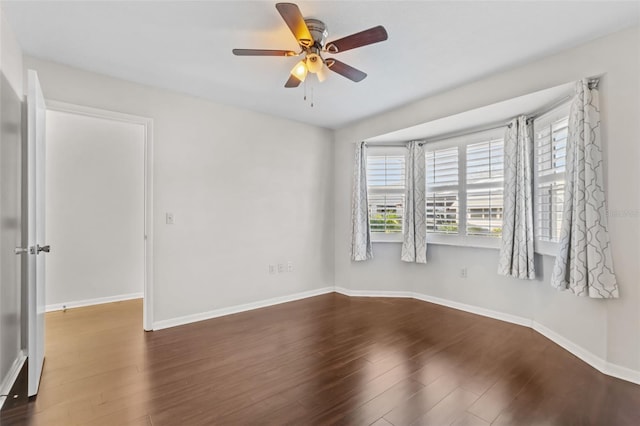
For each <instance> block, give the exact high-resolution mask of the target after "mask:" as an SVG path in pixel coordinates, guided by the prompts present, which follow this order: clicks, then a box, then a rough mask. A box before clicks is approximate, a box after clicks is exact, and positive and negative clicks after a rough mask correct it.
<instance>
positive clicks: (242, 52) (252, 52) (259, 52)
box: [233, 49, 297, 56]
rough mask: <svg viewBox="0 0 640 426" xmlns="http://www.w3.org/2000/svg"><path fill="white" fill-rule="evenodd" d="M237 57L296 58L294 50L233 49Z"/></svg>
mask: <svg viewBox="0 0 640 426" xmlns="http://www.w3.org/2000/svg"><path fill="white" fill-rule="evenodd" d="M233 54H234V55H236V56H296V55H297V53H296V52H294V51H293V50H268V49H233Z"/></svg>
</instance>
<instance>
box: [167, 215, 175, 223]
mask: <svg viewBox="0 0 640 426" xmlns="http://www.w3.org/2000/svg"><path fill="white" fill-rule="evenodd" d="M166 222H167V225H173V224H174V223H176V222H175V218H174V217H173V213H167V214H166Z"/></svg>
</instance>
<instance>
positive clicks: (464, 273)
mask: <svg viewBox="0 0 640 426" xmlns="http://www.w3.org/2000/svg"><path fill="white" fill-rule="evenodd" d="M460 278H467V268H466V266H465V267H464V268H462V269H460Z"/></svg>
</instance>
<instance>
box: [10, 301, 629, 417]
mask: <svg viewBox="0 0 640 426" xmlns="http://www.w3.org/2000/svg"><path fill="white" fill-rule="evenodd" d="M141 318H142V304H141V301H139V300H136V301H129V302H120V303H113V304H108V305H100V306H95V307H90V308H80V309H72V310H69V311H67V312H66V313H63V312H54V313H50V314H47V347H46V362H45V366H44V373H43V377H42V382H41V387H40V393H39V396H38V397H37V398H36V399H35V401H31V402H29V403H28V404H26V405H22V406H19V407H16V408H13V409H11V410H8V411H5V413H4V414H3V418H2V426H5V425H7V426H8V425H65V426H66V425H136V426H138V425H152V426H163V425H213V424H221V425H252V424H273V425H283V424H292V425H313V424H340V425H370V424H374V425H375V426H384V425H396V426H398V425H408V424H424V425H438V426H440V425H456V426H463V425H468V426H471V425H473V426H476V425H478V426H480V425H489V424H494V425H563V426H564V425H603V426H610V425H634V426H636V425H640V386H638V385H634V384H631V383H628V382H624V381H622V380H618V379H614V378H611V377H608V376H605V375H603V374H601V373H599V372H598V371H596V370H595V369H593V368H591V367H590V366H588V365H587V364H585V363H584V362H582V361H580V360H579V359H577V358H576V357H574V356H573V355H571V354H570V353H568V352H566V351H565V350H563V349H562V348H560V347H559V346H557V345H555V344H554V343H552V342H551V341H549V340H547V339H546V338H544V337H543V336H541V335H539V334H538V333H536V332H534V331H532V330H530V329H528V328H525V327H520V326H516V325H512V324H507V323H504V322H501V321H496V320H492V319H488V318H484V317H480V316H476V315H472V314H469V313H465V312H461V311H456V310H453V309H448V308H444V307H441V306H438V305H433V304H429V303H425V302H421V301H417V300H410V299H384V298H349V297H346V296H342V295H338V294H328V295H324V296H318V297H314V298H309V299H305V300H301V301H297V302H291V303H286V304H282V305H278V306H273V307H269V308H264V309H259V310H255V311H250V312H246V313H241V314H236V315H230V316H226V317H221V318H217V319H213V320H209V321H203V322H199V323H195V324H190V325H186V326H182V327H176V328H172V329H167V330H162V331H156V332H152V333H145V332H143V331H142V324H141Z"/></svg>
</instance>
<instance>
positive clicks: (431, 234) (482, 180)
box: [425, 128, 504, 247]
mask: <svg viewBox="0 0 640 426" xmlns="http://www.w3.org/2000/svg"><path fill="white" fill-rule="evenodd" d="M503 135H504V128H498V129H493V130H488V131H483V132H478V133H473V134H470V135H465V136H460V137H455V138H451V139H446V140H440V141H437V142H433V143H429V142H427V145H426V156H425V161H426V188H427V190H426V210H427V217H426V221H427V232H428V241H431V242H437V243H442V244H455V245H472V246H481V247H497V246H498V244H499V239H498V238H487V237H499V236H500V235H501V233H502V210H503V196H502V192H503V189H502V186H503V181H504V142H503Z"/></svg>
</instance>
